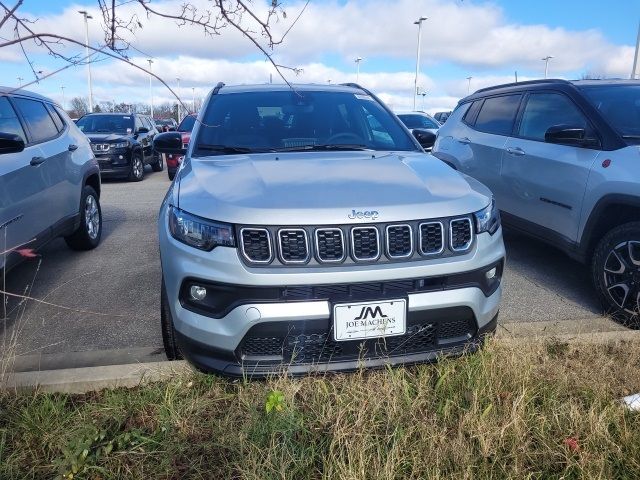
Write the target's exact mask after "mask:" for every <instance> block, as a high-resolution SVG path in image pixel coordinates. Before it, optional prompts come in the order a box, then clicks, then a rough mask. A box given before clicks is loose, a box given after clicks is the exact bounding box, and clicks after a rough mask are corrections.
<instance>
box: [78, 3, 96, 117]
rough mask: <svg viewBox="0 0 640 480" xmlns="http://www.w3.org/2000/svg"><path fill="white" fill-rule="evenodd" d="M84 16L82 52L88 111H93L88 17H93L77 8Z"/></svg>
mask: <svg viewBox="0 0 640 480" xmlns="http://www.w3.org/2000/svg"><path fill="white" fill-rule="evenodd" d="M78 13H79V14H80V15H82V16H83V17H84V53H85V55H86V62H87V79H88V81H89V112H90V113H93V87H92V86H91V60H90V59H89V19H91V18H93V17H92V16H91V15H89V14H88V13H87V11H86V10H78Z"/></svg>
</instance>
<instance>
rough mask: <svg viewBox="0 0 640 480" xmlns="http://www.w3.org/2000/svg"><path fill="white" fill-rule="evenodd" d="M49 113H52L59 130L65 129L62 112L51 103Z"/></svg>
mask: <svg viewBox="0 0 640 480" xmlns="http://www.w3.org/2000/svg"><path fill="white" fill-rule="evenodd" d="M49 113H50V114H51V118H53V123H55V124H56V128H57V129H58V131H59V132H61V131H63V130H64V122H63V121H62V117H60V114H59V113H58V112H57V111H56V110H55V109H54V108H53V107H52V106H51V105H49Z"/></svg>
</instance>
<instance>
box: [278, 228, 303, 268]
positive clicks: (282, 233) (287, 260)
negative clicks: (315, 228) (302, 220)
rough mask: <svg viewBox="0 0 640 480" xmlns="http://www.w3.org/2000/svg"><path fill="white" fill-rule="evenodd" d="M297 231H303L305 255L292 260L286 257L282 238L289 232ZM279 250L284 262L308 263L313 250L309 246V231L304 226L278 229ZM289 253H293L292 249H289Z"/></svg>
mask: <svg viewBox="0 0 640 480" xmlns="http://www.w3.org/2000/svg"><path fill="white" fill-rule="evenodd" d="M295 232H301V233H302V236H303V238H304V251H305V256H304V258H302V259H295V260H291V259H290V258H289V259H287V258H286V255H285V249H284V248H283V245H282V238H283V235H287V234H288V233H295ZM278 250H279V251H280V260H282V263H285V264H291V263H292V264H304V263H307V262H308V261H309V259H310V258H311V250H310V248H309V238H308V237H307V231H306V230H305V229H303V228H281V229H280V230H278ZM289 255H291V252H290V251H289Z"/></svg>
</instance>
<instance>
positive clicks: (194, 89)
mask: <svg viewBox="0 0 640 480" xmlns="http://www.w3.org/2000/svg"><path fill="white" fill-rule="evenodd" d="M191 102H192V103H193V113H196V87H191Z"/></svg>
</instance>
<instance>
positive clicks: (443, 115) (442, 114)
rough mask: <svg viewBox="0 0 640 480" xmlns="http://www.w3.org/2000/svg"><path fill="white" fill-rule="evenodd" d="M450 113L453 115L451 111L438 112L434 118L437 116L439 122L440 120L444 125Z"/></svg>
mask: <svg viewBox="0 0 640 480" xmlns="http://www.w3.org/2000/svg"><path fill="white" fill-rule="evenodd" d="M450 115H451V112H437V113H436V114H435V115H434V116H433V118H435V119H436V120H437V121H438V122H440V125H443V124H444V122H446V121H447V119H448V118H449V116H450Z"/></svg>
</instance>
